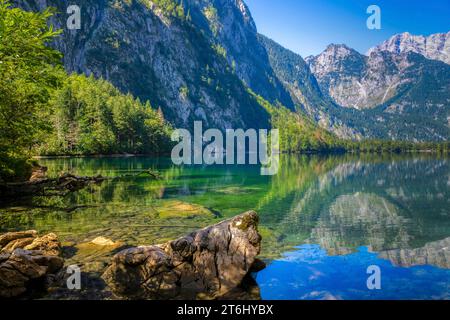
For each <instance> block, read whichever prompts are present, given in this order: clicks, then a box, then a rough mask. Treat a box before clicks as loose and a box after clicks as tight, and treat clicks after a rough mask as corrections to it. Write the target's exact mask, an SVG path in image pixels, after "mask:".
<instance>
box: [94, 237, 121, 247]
mask: <svg viewBox="0 0 450 320" xmlns="http://www.w3.org/2000/svg"><path fill="white" fill-rule="evenodd" d="M91 243H93V244H95V245H98V246H115V245H116V243H115V242H114V241H112V240H111V239H108V238H105V237H97V238H95V239H94V240H92V241H91Z"/></svg>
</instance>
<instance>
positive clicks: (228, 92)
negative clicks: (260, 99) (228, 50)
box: [16, 0, 269, 129]
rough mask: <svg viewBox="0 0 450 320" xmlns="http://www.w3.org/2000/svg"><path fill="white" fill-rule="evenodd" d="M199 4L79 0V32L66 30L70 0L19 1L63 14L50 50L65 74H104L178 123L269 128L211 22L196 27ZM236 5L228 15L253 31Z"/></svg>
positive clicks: (199, 12)
mask: <svg viewBox="0 0 450 320" xmlns="http://www.w3.org/2000/svg"><path fill="white" fill-rule="evenodd" d="M203 2H205V3H206V1H188V2H187V3H186V7H181V4H178V6H179V7H178V9H179V10H178V11H176V12H173V11H170V9H169V8H168V7H164V6H163V5H162V4H161V3H164V2H159V1H153V2H152V1H147V0H130V1H125V0H116V1H113V0H100V1H95V2H91V1H86V0H84V1H78V5H79V6H80V7H81V29H80V30H68V29H67V28H65V23H66V19H67V18H68V15H67V14H65V12H66V10H67V7H68V6H69V5H70V4H72V3H71V2H70V1H56V0H42V1H31V0H30V1H28V0H27V1H16V4H17V5H20V6H22V7H24V8H25V9H32V10H39V9H43V8H45V7H47V6H53V7H56V8H57V10H58V12H60V13H59V14H57V15H56V16H55V18H54V21H53V23H54V24H55V26H56V27H58V28H62V29H63V33H62V35H61V37H60V38H59V40H58V41H57V42H56V43H55V47H56V48H57V49H59V50H60V51H62V52H63V54H64V64H65V67H66V69H67V70H68V71H69V72H78V73H85V74H87V75H90V74H93V75H95V76H96V77H103V78H105V79H107V80H109V81H110V82H112V83H113V84H114V85H115V86H116V87H118V88H119V89H120V90H122V91H123V92H130V93H132V94H133V95H134V96H136V97H139V98H141V99H142V100H150V101H151V103H152V105H153V106H154V107H162V110H163V111H164V114H165V116H166V118H168V119H170V120H171V122H173V123H174V124H175V125H177V126H180V127H190V126H191V125H192V123H193V121H194V120H203V121H204V123H205V125H206V126H208V127H217V128H220V129H225V128H231V127H242V128H247V127H254V128H260V127H268V126H269V123H268V120H269V116H268V114H267V113H266V111H265V110H264V109H263V108H261V107H260V106H259V105H258V104H257V103H256V101H255V100H254V99H253V98H252V97H251V96H250V95H249V94H248V93H247V88H246V87H245V85H244V84H243V83H242V82H241V80H240V78H239V77H238V75H237V74H236V72H234V71H233V70H232V67H231V66H230V65H229V63H228V61H227V58H226V54H224V53H223V52H222V51H221V50H220V48H219V47H218V45H217V43H216V42H214V41H213V40H212V39H211V38H210V37H209V35H208V34H207V32H206V31H205V30H206V29H205V28H204V27H205V26H206V27H208V28H209V26H208V25H203V26H202V25H201V18H200V14H202V15H203V13H201V11H200V10H201V8H202V3H203ZM228 2H230V3H234V1H228ZM174 4H175V5H176V4H177V3H174ZM238 4H239V2H237V3H236V5H235V6H234V7H233V8H231V9H230V10H234V11H233V14H234V15H235V16H233V17H232V18H230V19H232V20H233V21H235V20H236V19H240V22H241V23H242V26H241V27H242V28H244V29H245V28H249V29H251V20H248V22H247V23H246V22H245V19H244V18H245V17H246V16H245V14H244V13H245V10H244V12H243V11H241V10H240V9H239V6H238ZM196 8H197V9H198V10H197V11H196V10H195V9H196ZM239 17H240V18H239ZM247 19H251V18H247ZM196 23H198V24H199V26H197V25H196ZM235 23H236V24H237V25H240V24H238V23H237V22H235Z"/></svg>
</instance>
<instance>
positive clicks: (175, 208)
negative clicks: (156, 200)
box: [155, 200, 214, 219]
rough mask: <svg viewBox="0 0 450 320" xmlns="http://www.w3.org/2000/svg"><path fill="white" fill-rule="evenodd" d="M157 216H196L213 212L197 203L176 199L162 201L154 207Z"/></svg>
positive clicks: (211, 214) (210, 214)
mask: <svg viewBox="0 0 450 320" xmlns="http://www.w3.org/2000/svg"><path fill="white" fill-rule="evenodd" d="M155 210H156V211H157V212H158V216H159V218H162V219H164V218H180V217H181V218H187V217H197V216H212V217H213V216H214V213H213V212H212V211H211V210H209V209H207V208H205V207H203V206H201V205H198V204H192V203H187V202H183V201H178V200H170V201H164V202H162V203H161V204H160V205H159V206H157V207H155Z"/></svg>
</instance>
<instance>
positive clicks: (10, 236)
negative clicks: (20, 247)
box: [0, 230, 37, 247]
mask: <svg viewBox="0 0 450 320" xmlns="http://www.w3.org/2000/svg"><path fill="white" fill-rule="evenodd" d="M36 236H37V231H35V230H29V231H19V232H8V233H5V234H3V235H0V247H4V246H6V245H7V244H8V243H10V242H11V241H14V240H17V239H22V238H34V237H36Z"/></svg>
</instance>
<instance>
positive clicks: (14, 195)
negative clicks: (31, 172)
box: [0, 173, 105, 202]
mask: <svg viewBox="0 0 450 320" xmlns="http://www.w3.org/2000/svg"><path fill="white" fill-rule="evenodd" d="M104 180H105V178H104V177H102V176H100V175H99V176H95V177H79V176H75V175H73V174H70V173H65V174H63V175H61V176H59V177H57V178H42V179H34V180H30V181H25V182H13V183H3V184H0V201H2V202H6V201H13V200H17V199H20V198H25V197H30V196H64V195H66V194H68V193H70V192H75V191H78V190H81V189H83V188H85V187H87V186H89V185H91V184H100V183H102V182H103V181H104Z"/></svg>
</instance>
